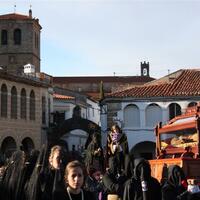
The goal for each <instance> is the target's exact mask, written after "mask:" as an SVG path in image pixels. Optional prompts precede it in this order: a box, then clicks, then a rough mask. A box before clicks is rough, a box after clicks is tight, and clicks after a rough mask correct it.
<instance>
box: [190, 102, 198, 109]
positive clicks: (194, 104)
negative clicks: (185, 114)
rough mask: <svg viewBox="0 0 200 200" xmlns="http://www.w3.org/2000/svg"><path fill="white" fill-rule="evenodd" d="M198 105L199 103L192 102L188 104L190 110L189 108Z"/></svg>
mask: <svg viewBox="0 0 200 200" xmlns="http://www.w3.org/2000/svg"><path fill="white" fill-rule="evenodd" d="M196 105H197V102H190V103H189V104H188V108H189V107H193V106H196Z"/></svg>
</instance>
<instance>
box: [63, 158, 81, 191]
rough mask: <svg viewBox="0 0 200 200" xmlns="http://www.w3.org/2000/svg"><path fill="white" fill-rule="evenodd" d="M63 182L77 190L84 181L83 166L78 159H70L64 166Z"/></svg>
mask: <svg viewBox="0 0 200 200" xmlns="http://www.w3.org/2000/svg"><path fill="white" fill-rule="evenodd" d="M64 178H65V183H66V184H67V185H68V186H69V188H70V189H71V190H73V191H79V190H80V189H81V187H82V185H83V182H84V167H83V165H82V163H80V162H79V161H78V160H74V161H71V162H69V163H68V164H67V166H66V168H65V176H64Z"/></svg>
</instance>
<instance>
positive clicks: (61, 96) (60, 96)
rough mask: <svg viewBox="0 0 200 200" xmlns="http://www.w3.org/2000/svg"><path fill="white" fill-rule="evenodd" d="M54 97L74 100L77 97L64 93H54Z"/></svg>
mask: <svg viewBox="0 0 200 200" xmlns="http://www.w3.org/2000/svg"><path fill="white" fill-rule="evenodd" d="M53 98H55V99H59V100H72V99H75V97H72V96H67V95H62V94H53Z"/></svg>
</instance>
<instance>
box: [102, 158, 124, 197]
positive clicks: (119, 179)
mask: <svg viewBox="0 0 200 200" xmlns="http://www.w3.org/2000/svg"><path fill="white" fill-rule="evenodd" d="M109 165H110V167H109V169H108V171H107V172H106V173H105V174H104V176H103V179H102V181H103V185H104V191H105V192H106V193H107V194H117V195H119V196H120V197H122V196H123V191H124V183H125V181H126V176H125V175H124V174H118V172H119V171H118V166H117V162H115V159H111V160H110V163H109Z"/></svg>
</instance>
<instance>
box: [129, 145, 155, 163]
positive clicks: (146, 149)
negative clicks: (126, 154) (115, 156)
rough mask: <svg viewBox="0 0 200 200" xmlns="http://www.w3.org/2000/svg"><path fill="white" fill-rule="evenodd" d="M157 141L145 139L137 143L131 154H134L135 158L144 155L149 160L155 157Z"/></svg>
mask: <svg viewBox="0 0 200 200" xmlns="http://www.w3.org/2000/svg"><path fill="white" fill-rule="evenodd" d="M155 149H156V144H155V142H151V141H143V142H139V143H137V144H136V145H135V146H134V147H133V148H132V149H131V150H130V154H132V155H134V157H135V158H138V157H143V158H145V159H147V160H150V159H153V158H155Z"/></svg>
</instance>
